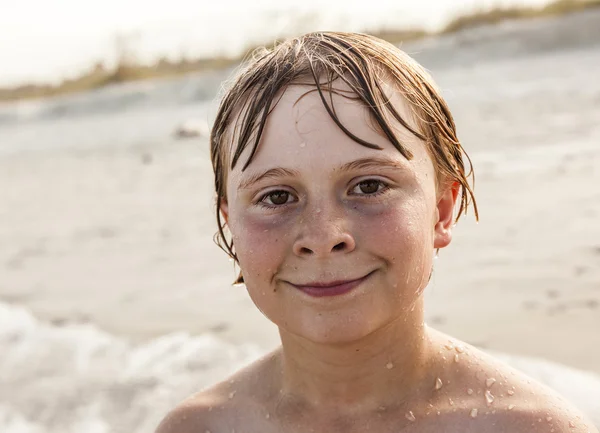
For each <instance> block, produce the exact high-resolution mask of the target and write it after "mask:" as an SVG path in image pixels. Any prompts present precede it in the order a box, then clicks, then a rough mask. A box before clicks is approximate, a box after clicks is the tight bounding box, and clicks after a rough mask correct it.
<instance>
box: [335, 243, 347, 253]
mask: <svg viewBox="0 0 600 433" xmlns="http://www.w3.org/2000/svg"><path fill="white" fill-rule="evenodd" d="M344 248H346V242H340V243H339V244H337V245H335V246H334V247H333V251H339V250H343V249H344Z"/></svg>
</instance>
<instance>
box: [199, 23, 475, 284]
mask: <svg viewBox="0 0 600 433" xmlns="http://www.w3.org/2000/svg"><path fill="white" fill-rule="evenodd" d="M338 80H341V81H343V82H344V83H345V84H346V85H347V86H348V87H349V88H350V89H351V92H349V91H344V90H340V89H339V88H334V87H333V84H334V82H336V81H338ZM384 82H385V83H390V84H392V85H394V87H395V89H396V90H397V91H398V92H400V94H401V95H402V96H403V97H404V99H405V100H406V101H407V102H408V104H409V106H410V109H411V111H412V115H413V118H414V119H413V120H414V121H415V122H414V123H416V125H417V128H416V129H415V128H414V127H413V126H411V122H409V121H407V119H404V118H402V116H400V114H399V113H398V111H397V110H396V109H395V108H394V106H393V105H392V104H391V103H390V98H389V97H388V96H387V95H386V94H385V92H384V88H383V85H384ZM297 84H302V85H311V86H314V91H316V92H318V94H319V96H320V99H321V101H322V103H323V105H324V107H325V109H326V110H327V113H328V114H329V116H331V119H332V120H333V121H334V122H335V123H336V124H337V125H338V127H339V128H340V129H341V130H342V131H343V132H344V133H345V134H346V135H348V136H349V137H350V138H351V139H352V140H354V141H355V142H357V143H358V144H361V145H363V146H366V147H369V148H373V149H381V147H379V146H377V145H375V144H372V143H369V142H367V141H365V140H363V139H361V138H360V137H358V136H356V135H354V134H353V133H352V132H351V131H350V130H349V129H348V128H347V127H346V126H344V125H343V124H342V123H341V121H340V120H339V119H338V117H337V116H336V113H335V107H334V105H333V98H332V95H333V94H338V95H341V96H344V97H346V98H349V99H354V100H359V101H361V102H362V103H363V104H364V105H365V106H366V107H367V108H368V109H369V112H370V114H371V117H372V120H373V121H374V125H375V126H376V127H377V129H378V130H379V132H380V133H381V134H383V135H384V136H385V137H387V139H388V140H389V141H390V142H391V143H392V144H393V145H394V147H396V149H398V151H399V152H400V153H401V154H402V155H403V156H404V157H405V158H407V159H408V160H410V159H412V157H413V155H412V153H411V152H410V151H409V150H408V149H407V148H406V147H404V146H403V145H402V143H401V142H400V141H399V140H398V138H397V137H396V134H395V133H394V128H393V127H392V125H391V123H390V119H391V118H393V119H394V120H395V121H396V122H399V123H400V124H401V125H402V126H403V127H404V128H406V129H407V130H408V131H410V133H411V134H413V135H414V136H415V137H417V138H418V139H419V140H421V141H422V142H423V143H424V144H425V146H426V148H427V151H428V152H429V154H430V155H431V158H432V161H433V164H434V168H435V170H436V173H437V180H438V183H439V182H444V183H447V182H452V183H454V182H456V183H458V184H459V185H460V191H459V193H460V197H459V209H458V213H457V216H456V218H455V222H456V221H458V219H459V218H460V216H461V215H462V214H463V213H466V211H467V209H468V207H469V205H472V206H473V209H474V212H475V217H476V218H478V212H477V204H476V202H475V197H474V194H473V189H472V187H471V186H470V185H469V178H471V179H472V181H474V174H473V169H472V165H471V160H470V158H469V156H468V155H467V154H466V152H465V151H464V149H463V148H462V146H461V144H460V141H459V140H458V138H457V134H456V126H455V124H454V120H453V118H452V114H451V113H450V110H449V108H448V106H447V104H446V102H445V101H444V99H443V98H442V96H441V94H440V91H439V90H438V89H437V87H436V85H435V84H434V82H433V80H432V78H431V77H430V75H429V74H428V73H427V72H426V71H425V69H424V68H423V67H421V66H420V65H419V64H418V63H417V62H416V61H415V60H413V59H412V58H411V57H410V56H409V55H407V54H406V53H405V52H404V51H402V50H401V49H399V48H398V47H396V46H394V45H392V44H390V43H388V42H385V41H383V40H381V39H379V38H376V37H374V36H370V35H366V34H360V33H343V32H314V33H308V34H305V35H303V36H300V37H298V38H293V39H289V40H286V41H283V42H281V43H278V44H276V45H275V46H274V47H273V48H270V49H267V48H260V49H258V50H255V51H254V52H253V53H252V55H251V56H250V58H249V59H248V60H247V61H246V62H245V63H244V65H243V66H242V67H241V68H240V70H239V71H238V73H237V75H236V77H234V78H233V79H232V80H231V82H230V84H229V85H228V86H226V89H225V93H224V95H223V97H222V99H221V102H220V105H219V108H218V111H217V114H216V119H215V122H214V126H213V128H212V131H211V135H210V152H211V159H212V165H213V170H214V176H215V191H216V194H217V197H216V214H217V224H218V232H217V233H216V235H215V242H216V243H217V245H218V246H219V247H220V248H221V249H223V250H224V251H225V252H226V253H227V254H228V255H229V256H230V257H231V258H232V259H233V260H234V261H235V263H239V262H238V259H237V255H236V253H235V251H234V246H233V240H232V239H227V237H226V235H225V227H224V223H223V221H222V217H221V213H220V207H221V204H222V203H223V201H224V200H226V182H227V173H228V171H229V170H232V169H233V168H234V167H235V166H236V164H238V163H239V162H240V161H239V159H240V156H241V155H242V153H243V152H244V150H246V149H247V148H248V146H250V153H249V157H248V158H247V159H246V161H243V164H244V165H243V168H242V170H245V169H246V168H247V167H248V165H249V164H250V162H251V161H252V159H253V157H254V155H255V154H256V151H257V149H258V146H259V143H260V140H261V136H262V133H263V130H264V128H265V123H266V121H267V118H268V116H269V113H270V112H271V111H272V110H273V109H274V108H275V106H276V105H277V103H278V101H279V99H280V98H281V96H282V95H283V93H284V91H285V89H286V88H287V87H288V86H290V85H297ZM464 158H466V159H467V160H468V163H469V164H468V165H469V169H468V171H467V169H466V168H465V164H464ZM241 282H243V277H242V275H241V273H240V275H239V277H238V279H237V280H236V283H241Z"/></svg>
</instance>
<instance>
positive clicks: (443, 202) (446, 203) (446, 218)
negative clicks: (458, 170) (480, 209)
mask: <svg viewBox="0 0 600 433" xmlns="http://www.w3.org/2000/svg"><path fill="white" fill-rule="evenodd" d="M459 190H460V185H459V183H458V182H453V183H452V184H450V185H448V186H447V187H446V189H445V190H444V191H443V192H442V194H441V195H440V196H439V197H438V203H437V211H436V213H437V221H435V227H434V239H433V247H434V248H436V249H437V248H444V247H447V246H448V245H449V244H450V241H452V226H453V224H454V205H455V204H456V199H457V197H458V191H459Z"/></svg>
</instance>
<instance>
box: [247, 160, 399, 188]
mask: <svg viewBox="0 0 600 433" xmlns="http://www.w3.org/2000/svg"><path fill="white" fill-rule="evenodd" d="M368 168H384V169H391V170H406V167H405V166H404V165H403V164H402V163H401V162H400V161H396V160H393V159H390V158H381V157H378V158H374V157H372V158H361V159H356V160H354V161H350V162H347V163H345V164H342V165H340V166H339V167H336V168H335V169H334V171H335V172H338V173H344V172H348V171H353V170H359V169H368ZM294 176H300V172H299V171H298V170H293V169H289V168H283V167H276V168H270V169H268V170H265V171H261V172H259V173H255V174H253V175H251V176H249V177H248V178H247V179H244V180H242V182H240V186H239V187H238V189H248V188H250V187H252V186H253V185H254V184H255V183H258V182H260V181H261V180H264V179H268V178H278V177H294Z"/></svg>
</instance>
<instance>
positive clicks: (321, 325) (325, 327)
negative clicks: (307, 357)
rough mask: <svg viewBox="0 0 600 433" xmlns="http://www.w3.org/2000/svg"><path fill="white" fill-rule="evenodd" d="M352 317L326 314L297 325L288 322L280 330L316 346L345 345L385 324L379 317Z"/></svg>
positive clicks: (334, 313)
mask: <svg viewBox="0 0 600 433" xmlns="http://www.w3.org/2000/svg"><path fill="white" fill-rule="evenodd" d="M325 316H329V317H325ZM353 316H355V315H348V314H343V313H341V312H340V313H339V314H336V312H328V313H326V314H323V315H321V316H317V317H312V319H308V320H303V321H300V322H299V323H298V322H296V323H294V322H295V321H288V322H287V326H280V330H282V331H283V332H285V333H289V334H293V335H296V336H298V337H302V338H304V339H306V340H309V341H311V342H313V343H317V344H328V345H345V344H351V343H355V342H357V341H360V340H362V339H363V338H365V337H367V336H369V335H370V334H372V333H373V332H375V331H377V330H378V329H379V328H382V327H384V326H385V323H386V322H385V321H383V320H382V317H381V316H379V317H377V319H376V320H365V318H366V317H368V316H366V317H365V315H363V316H362V317H353Z"/></svg>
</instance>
